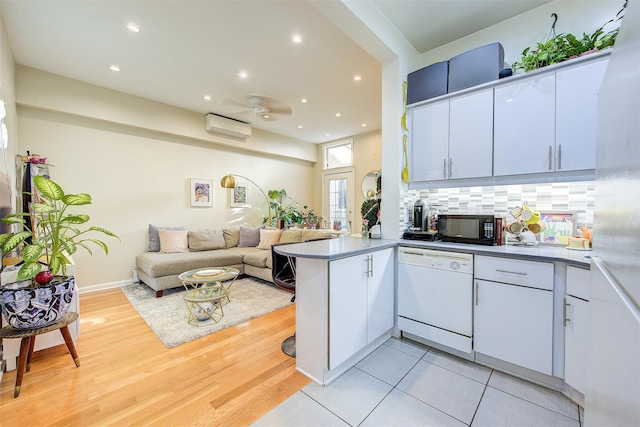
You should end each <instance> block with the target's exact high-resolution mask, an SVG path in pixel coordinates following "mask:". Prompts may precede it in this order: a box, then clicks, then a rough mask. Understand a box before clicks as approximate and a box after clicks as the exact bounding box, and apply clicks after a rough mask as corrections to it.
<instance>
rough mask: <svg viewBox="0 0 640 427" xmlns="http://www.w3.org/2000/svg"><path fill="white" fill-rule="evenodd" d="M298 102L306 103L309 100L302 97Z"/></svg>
mask: <svg viewBox="0 0 640 427" xmlns="http://www.w3.org/2000/svg"><path fill="white" fill-rule="evenodd" d="M300 102H302V103H303V104H306V103H307V102H309V101H307V98H302V99H301V100H300Z"/></svg>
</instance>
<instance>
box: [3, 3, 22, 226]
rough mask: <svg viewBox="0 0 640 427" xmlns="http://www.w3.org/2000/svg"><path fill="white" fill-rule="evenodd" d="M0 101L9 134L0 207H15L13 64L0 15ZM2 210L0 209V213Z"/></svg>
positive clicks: (15, 118) (15, 119)
mask: <svg viewBox="0 0 640 427" xmlns="http://www.w3.org/2000/svg"><path fill="white" fill-rule="evenodd" d="M0 101H3V102H4V107H5V109H6V112H7V115H6V117H5V118H4V122H5V125H6V126H7V131H8V132H7V133H8V136H9V143H8V145H7V147H6V148H5V147H1V146H0V150H1V151H2V153H1V155H0V207H7V208H8V207H15V197H12V194H13V193H14V186H15V176H16V174H15V167H14V164H15V163H14V158H15V156H16V152H17V145H18V143H17V141H18V117H17V114H16V106H15V66H14V61H13V54H12V52H11V47H10V46H9V39H8V37H7V33H6V29H5V24H4V20H3V19H2V16H1V15H0ZM3 213H5V212H3V211H1V210H0V215H2V214H3Z"/></svg>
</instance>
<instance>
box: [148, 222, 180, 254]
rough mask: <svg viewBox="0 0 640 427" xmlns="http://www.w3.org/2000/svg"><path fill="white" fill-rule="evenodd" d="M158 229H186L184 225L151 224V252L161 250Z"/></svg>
mask: <svg viewBox="0 0 640 427" xmlns="http://www.w3.org/2000/svg"><path fill="white" fill-rule="evenodd" d="M158 229H162V230H184V227H161V226H158V225H153V224H149V252H159V251H160V236H158Z"/></svg>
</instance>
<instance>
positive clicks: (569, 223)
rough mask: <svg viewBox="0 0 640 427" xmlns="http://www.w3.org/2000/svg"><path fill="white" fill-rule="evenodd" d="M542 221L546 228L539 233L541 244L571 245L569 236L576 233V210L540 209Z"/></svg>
mask: <svg viewBox="0 0 640 427" xmlns="http://www.w3.org/2000/svg"><path fill="white" fill-rule="evenodd" d="M540 221H542V222H544V225H545V226H546V228H545V229H544V230H543V231H541V232H540V234H538V238H539V239H540V244H546V245H562V246H568V245H569V237H573V236H575V235H576V213H575V212H568V211H562V212H545V211H540Z"/></svg>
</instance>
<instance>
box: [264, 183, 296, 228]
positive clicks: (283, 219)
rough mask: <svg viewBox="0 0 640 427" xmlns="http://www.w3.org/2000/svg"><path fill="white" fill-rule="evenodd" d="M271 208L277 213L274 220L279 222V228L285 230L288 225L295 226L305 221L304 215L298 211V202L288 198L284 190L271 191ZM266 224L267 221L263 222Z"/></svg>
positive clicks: (269, 192)
mask: <svg viewBox="0 0 640 427" xmlns="http://www.w3.org/2000/svg"><path fill="white" fill-rule="evenodd" d="M268 195H269V199H270V201H269V206H270V207H271V209H272V210H273V211H274V212H275V215H274V218H276V219H277V220H278V224H277V227H278V228H284V226H286V225H293V224H297V223H299V222H302V220H303V214H302V213H301V212H300V210H299V209H298V208H299V207H300V205H299V204H298V202H296V201H295V200H293V199H292V198H291V197H289V196H287V192H286V191H285V190H284V188H283V189H282V190H269V191H268ZM263 222H266V219H265V220H264V221H263Z"/></svg>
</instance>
